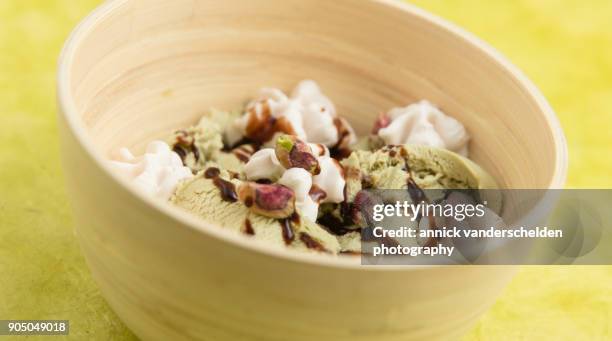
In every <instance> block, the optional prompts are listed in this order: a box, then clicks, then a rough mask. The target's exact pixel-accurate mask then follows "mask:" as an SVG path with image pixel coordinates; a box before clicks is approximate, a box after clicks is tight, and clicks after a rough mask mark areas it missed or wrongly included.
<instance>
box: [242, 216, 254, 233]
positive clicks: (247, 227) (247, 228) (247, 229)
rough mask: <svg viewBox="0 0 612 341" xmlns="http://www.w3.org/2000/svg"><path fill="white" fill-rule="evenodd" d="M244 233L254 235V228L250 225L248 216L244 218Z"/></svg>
mask: <svg viewBox="0 0 612 341" xmlns="http://www.w3.org/2000/svg"><path fill="white" fill-rule="evenodd" d="M244 233H245V234H248V235H249V236H253V235H255V230H253V225H251V221H250V220H249V218H246V219H245V220H244Z"/></svg>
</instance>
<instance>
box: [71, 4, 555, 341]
mask: <svg viewBox="0 0 612 341" xmlns="http://www.w3.org/2000/svg"><path fill="white" fill-rule="evenodd" d="M304 78H311V79H315V80H316V81H318V82H319V83H320V84H321V86H322V87H323V89H324V91H325V92H326V93H327V94H329V96H330V97H331V98H332V100H333V101H334V102H335V103H336V105H337V107H338V110H339V113H340V114H341V115H343V116H345V117H347V118H348V119H349V120H350V121H351V123H352V124H353V125H354V126H355V127H356V129H357V131H358V132H366V131H368V130H369V128H370V126H371V123H372V121H373V119H374V118H375V117H376V115H377V114H378V113H379V112H380V111H386V110H388V109H389V108H391V107H393V106H399V105H402V106H403V105H406V104H408V103H410V102H413V101H415V100H417V99H421V98H426V99H429V100H430V101H432V102H434V103H436V104H438V105H440V107H441V108H442V109H443V110H444V111H445V112H447V113H448V114H450V115H452V116H454V117H456V118H457V119H459V120H460V121H461V122H463V123H464V124H465V125H466V127H467V129H468V131H469V133H470V134H471V135H472V142H471V145H470V147H471V151H472V156H473V159H474V160H475V161H477V162H478V163H480V164H481V165H482V166H483V167H484V168H485V169H487V170H488V171H489V172H491V173H492V174H493V175H494V176H495V177H496V178H497V179H498V180H499V182H500V183H502V184H503V185H504V186H505V187H509V188H549V187H561V186H562V185H563V181H564V179H565V173H566V162H567V161H566V159H565V155H566V150H565V141H564V138H563V134H562V132H561V131H560V129H559V126H558V123H557V121H556V118H555V117H554V114H553V113H552V111H551V109H550V108H549V107H548V105H547V104H546V102H545V101H544V99H543V98H542V97H541V95H540V94H539V92H538V91H537V90H536V89H535V88H534V87H533V86H532V85H531V84H530V83H529V82H528V81H527V80H526V79H525V78H524V77H523V76H522V75H521V74H520V73H519V72H518V71H517V70H516V69H515V68H514V67H512V66H511V65H510V64H509V63H507V62H506V61H505V60H504V59H503V58H502V57H500V56H498V55H497V54H496V53H495V52H494V51H492V50H491V49H490V48H488V47H487V46H485V45H484V44H482V43H481V42H479V41H478V40H476V39H475V38H473V37H471V36H469V35H467V34H464V33H463V32H461V31H460V30H458V29H456V28H454V27H452V26H450V25H448V24H446V23H444V22H442V21H440V20H439V19H436V18H432V17H431V16H429V15H428V14H426V13H422V12H421V11H419V10H417V9H414V8H412V7H408V6H404V5H401V4H399V3H395V2H388V1H369V0H368V1H365V0H364V1H349V0H341V1H325V0H312V1H298V0H285V1H272V0H257V1H247V0H228V1H214V0H180V1H161V0H114V1H108V2H107V3H106V4H105V5H103V6H102V7H101V8H100V9H98V10H97V11H96V12H95V13H94V14H93V15H92V16H90V17H89V18H88V19H86V20H85V21H84V22H83V24H81V26H80V27H79V28H78V29H77V30H76V31H75V33H74V34H73V36H72V37H71V39H70V40H69V42H68V43H67V46H66V48H65V51H64V53H63V55H62V58H61V61H60V72H59V102H60V111H61V112H60V127H61V131H62V155H63V159H64V165H65V170H66V174H67V180H68V187H69V190H70V193H71V196H72V198H73V204H74V209H75V213H76V220H77V234H78V236H79V240H80V242H81V244H82V248H83V252H84V253H85V255H86V258H87V260H88V262H89V265H90V267H91V269H92V273H93V275H94V277H95V278H96V280H97V282H98V283H99V285H100V288H101V289H102V292H103V293H104V295H105V297H106V298H107V300H108V301H109V303H110V304H111V306H112V307H113V308H114V310H115V311H116V312H117V313H118V314H119V316H120V317H121V318H122V319H123V320H124V321H125V322H126V323H127V324H128V326H129V327H130V328H131V329H132V330H133V331H134V332H135V333H136V334H138V335H139V336H141V337H143V338H145V339H159V340H168V339H178V338H197V339H203V340H236V339H254V340H287V339H291V340H370V339H376V340H406V339H422V338H429V339H435V338H453V337H457V336H458V335H461V333H463V332H464V331H465V330H466V329H467V328H469V327H470V325H471V324H472V323H473V322H474V321H475V319H476V318H477V317H478V315H479V314H480V313H482V312H483V311H484V310H485V309H486V308H487V307H488V306H489V305H490V304H491V303H492V302H493V300H494V299H495V297H496V295H497V294H498V293H499V291H500V290H501V288H502V287H503V286H504V285H505V283H507V281H508V280H509V278H510V277H511V276H512V274H513V272H514V268H512V267H451V268H448V267H434V268H431V267H418V268H407V267H393V268H380V267H376V268H372V267H362V266H360V265H359V264H358V261H357V260H355V259H333V258H331V257H325V256H319V255H301V254H292V253H290V252H289V251H288V250H285V249H280V248H278V249H276V248H269V247H267V246H266V245H261V244H258V243H253V242H252V241H249V240H246V238H244V237H242V236H235V235H230V234H227V233H225V231H223V230H221V229H219V228H218V227H216V226H213V224H211V223H207V222H204V221H200V220H197V219H195V218H194V217H191V216H189V215H187V214H185V213H183V212H180V211H178V210H176V209H174V208H172V207H169V206H168V205H166V204H165V203H159V202H156V201H154V200H152V199H151V198H146V197H144V196H143V195H141V194H140V193H138V192H136V191H135V190H134V189H133V188H132V187H131V186H128V185H127V184H126V182H125V181H124V180H122V179H119V178H117V177H116V175H114V174H111V173H110V172H109V169H108V167H106V166H105V165H104V159H105V158H106V157H108V156H109V155H110V153H111V152H112V151H114V150H115V149H116V148H117V147H119V146H130V147H133V148H135V149H142V148H143V146H144V144H146V142H148V141H149V140H151V139H154V138H157V137H161V136H164V135H165V134H166V133H167V132H168V131H170V130H172V129H175V128H178V127H183V126H185V125H187V124H189V123H192V122H195V121H196V120H197V118H198V117H199V116H200V115H201V114H202V113H203V112H204V111H205V110H207V109H208V108H210V107H216V108H221V109H228V108H240V107H241V105H242V104H243V103H244V101H245V100H247V99H249V98H250V97H251V96H253V95H254V94H255V93H256V91H257V89H258V88H260V87H262V86H278V87H281V88H284V89H287V90H288V89H290V88H291V87H292V86H293V85H294V84H295V83H296V82H297V81H299V80H301V79H304Z"/></svg>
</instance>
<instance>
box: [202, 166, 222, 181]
mask: <svg viewBox="0 0 612 341" xmlns="http://www.w3.org/2000/svg"><path fill="white" fill-rule="evenodd" d="M219 174H221V170H219V168H217V167H210V168H208V169H206V171H204V177H205V178H206V179H212V178H216V177H218V176H219Z"/></svg>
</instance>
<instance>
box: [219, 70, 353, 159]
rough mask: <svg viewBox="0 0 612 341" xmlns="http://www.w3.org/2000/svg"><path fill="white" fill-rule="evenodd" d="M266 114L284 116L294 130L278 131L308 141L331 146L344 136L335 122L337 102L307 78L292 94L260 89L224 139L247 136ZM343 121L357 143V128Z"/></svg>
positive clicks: (349, 138) (235, 139)
mask: <svg viewBox="0 0 612 341" xmlns="http://www.w3.org/2000/svg"><path fill="white" fill-rule="evenodd" d="M266 115H270V116H271V117H273V118H275V119H276V120H279V119H283V120H284V121H285V123H286V124H287V125H288V128H290V130H292V131H279V133H287V134H291V135H295V136H296V137H298V138H299V139H301V140H303V141H306V142H311V143H321V144H324V145H325V146H328V147H332V146H334V145H336V144H338V142H339V139H340V138H342V136H340V135H339V133H338V127H336V124H334V122H335V119H336V108H335V106H334V104H333V103H332V101H331V100H330V99H329V98H327V97H326V96H325V95H324V94H323V93H322V92H321V89H320V88H319V86H318V85H317V83H316V82H314V81H312V80H304V81H301V82H300V83H299V84H298V85H297V86H296V87H295V89H294V90H293V92H292V93H291V97H289V96H287V95H286V94H285V93H283V91H281V90H279V89H275V88H263V89H261V90H260V93H259V96H258V97H257V98H256V99H254V100H253V101H251V102H250V103H249V104H248V105H247V108H246V112H245V114H244V115H242V116H241V117H239V118H238V119H236V120H235V121H234V122H232V123H231V124H230V125H229V126H228V127H227V129H226V131H225V138H226V141H227V142H228V144H230V145H234V144H235V143H237V142H238V141H240V140H241V139H242V138H243V137H244V136H246V134H247V130H248V126H249V124H253V123H252V122H262V121H263V120H265V119H266ZM341 122H342V124H343V126H345V127H346V129H347V130H348V132H349V135H350V136H349V137H348V141H349V142H354V141H355V140H356V137H355V134H354V131H353V130H352V128H351V127H350V126H348V124H347V122H346V121H344V120H342V121H341ZM264 124H267V122H264ZM274 137H275V136H270V137H269V138H270V139H269V141H274V140H275V138H274ZM260 142H268V141H260Z"/></svg>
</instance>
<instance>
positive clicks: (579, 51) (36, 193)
mask: <svg viewBox="0 0 612 341" xmlns="http://www.w3.org/2000/svg"><path fill="white" fill-rule="evenodd" d="M99 2H100V1H99V0H78V1H77V0H0V319H26V318H27V319H43V318H44V319H69V320H71V338H72V339H100V340H108V339H111V338H112V339H119V340H123V339H131V338H133V336H132V335H131V334H130V332H129V331H128V330H127V329H126V328H125V327H124V326H123V324H122V323H121V322H120V321H119V320H118V319H117V317H116V316H115V315H114V314H113V313H112V312H111V311H110V310H109V308H108V306H107V305H106V303H105V302H104V300H103V299H102V297H101V296H100V294H99V292H98V290H97V289H96V286H95V284H94V283H93V281H92V279H91V277H90V275H89V272H88V270H87V268H86V266H85V262H84V260H83V258H82V257H81V255H80V252H79V249H78V245H77V243H76V241H75V238H74V236H73V233H72V222H71V215H70V212H69V208H68V204H67V202H66V195H65V192H64V189H63V185H62V178H61V170H60V166H59V157H58V142H57V136H56V134H57V128H56V124H55V101H54V96H55V89H54V73H55V64H56V59H57V54H58V52H59V49H60V46H61V44H62V41H63V40H64V38H65V37H66V35H67V34H68V32H69V30H70V29H71V28H72V27H73V26H74V25H75V24H76V22H77V21H78V20H79V19H80V18H81V17H82V16H84V15H85V14H86V13H87V12H88V11H89V10H90V9H92V8H93V7H94V6H95V5H96V4H97V3H99ZM417 4H418V5H419V6H421V7H424V8H426V9H428V10H430V11H432V12H434V13H437V14H439V15H441V16H442V17H445V18H447V19H450V20H451V21H454V22H455V23H457V24H459V25H461V26H463V27H466V28H467V29H468V30H470V31H472V32H474V33H475V34H476V35H478V36H480V37H482V38H484V39H485V40H486V41H488V42H489V43H491V44H492V45H493V46H495V47H496V48H497V49H499V50H500V51H501V52H502V53H504V54H505V55H506V56H508V57H509V58H510V59H511V60H512V61H513V62H514V63H515V64H517V65H518V66H519V67H520V68H522V69H523V70H524V71H525V72H526V74H527V75H528V76H529V77H530V78H531V79H532V80H533V81H534V82H535V83H536V84H537V85H538V86H539V87H540V88H541V89H542V91H543V92H544V94H545V95H546V97H547V98H548V99H549V100H550V102H551V104H552V106H553V107H554V108H555V110H556V112H557V113H558V115H559V118H560V120H561V123H562V125H563V127H564V129H565V132H566V134H567V139H568V143H569V148H570V160H571V161H570V172H569V182H568V185H569V186H571V187H589V188H606V187H611V185H612V180H611V178H610V171H611V170H612V158H611V157H610V156H611V155H612V153H611V151H612V150H611V149H612V148H611V146H612V129H610V127H612V24H610V22H611V19H610V18H612V1H609V0H600V1H585V0H582V1H581V0H571V1H570V0H566V1H559V0H537V1H536V0H533V1H526V0H523V1H519V0H508V1H502V0H499V1H485V0H482V1H476V0H472V1H459V0H448V1H442V0H439V1H432V0H419V1H417ZM611 326H612V267H525V268H523V269H522V270H521V272H520V273H519V275H518V276H517V277H516V279H515V280H514V281H513V282H512V284H511V285H510V286H509V287H508V288H507V290H505V292H504V294H503V295H502V296H501V297H500V299H499V300H498V302H497V303H496V304H495V306H494V307H493V308H492V309H491V310H490V311H489V312H487V313H486V315H485V316H484V317H483V318H482V319H481V321H480V322H479V323H478V324H477V325H476V326H475V328H474V329H473V330H472V331H471V332H470V333H469V334H468V335H467V336H466V339H467V340H504V339H509V340H514V339H526V340H540V339H554V340H562V339H566V340H582V339H584V340H592V339H595V340H598V339H599V340H604V339H610V338H612V330H611ZM0 339H1V337H0Z"/></svg>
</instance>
